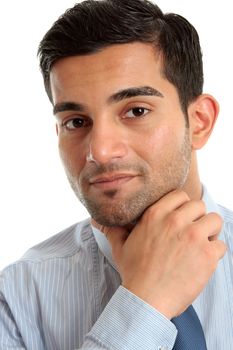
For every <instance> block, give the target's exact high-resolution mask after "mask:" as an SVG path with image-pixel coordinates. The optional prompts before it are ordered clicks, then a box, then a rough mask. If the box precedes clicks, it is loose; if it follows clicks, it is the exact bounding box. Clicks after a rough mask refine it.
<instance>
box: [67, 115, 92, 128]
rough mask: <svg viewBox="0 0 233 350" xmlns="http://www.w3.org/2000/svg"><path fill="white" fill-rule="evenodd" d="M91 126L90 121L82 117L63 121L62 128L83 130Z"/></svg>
mask: <svg viewBox="0 0 233 350" xmlns="http://www.w3.org/2000/svg"><path fill="white" fill-rule="evenodd" d="M90 124H91V122H90V120H89V119H87V118H82V117H75V118H72V119H69V120H67V121H65V122H64V123H63V124H62V126H63V127H65V128H66V129H67V130H76V129H80V128H85V127H87V126H89V125H90Z"/></svg>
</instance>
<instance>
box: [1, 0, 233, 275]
mask: <svg viewBox="0 0 233 350" xmlns="http://www.w3.org/2000/svg"><path fill="white" fill-rule="evenodd" d="M73 4H74V1H70V0H47V1H42V0H41V1H36V0H22V1H17V0H13V1H4V2H1V5H0V86H1V90H0V101H1V103H0V106H1V109H0V111H1V117H0V152H1V154H0V159H1V168H0V175H1V181H0V186H1V187H0V190H1V191H0V193H1V195H0V213H1V214H0V269H2V268H3V267H4V266H5V265H7V264H9V263H10V262H12V261H14V260H16V259H18V258H19V257H20V256H21V255H22V254H23V253H24V251H25V250H26V249H28V248H29V247H30V246H32V245H34V244H36V243H38V242H40V241H42V240H44V239H46V238H48V237H49V236H51V235H52V234H55V233H57V232H58V231H60V230H62V229H63V228H65V227H67V226H69V225H71V224H72V223H74V222H76V221H79V220H81V219H82V218H84V217H86V216H87V215H88V214H87V213H86V211H85V209H84V208H83V207H82V206H81V204H80V203H79V202H78V200H77V199H76V197H75V196H74V194H73V193H72V191H71V189H70V187H69V184H68V182H67V180H66V177H65V175H64V172H63V169H62V166H61V164H60V160H59V157H58V154H57V140H56V134H55V127H54V126H55V121H54V118H53V115H52V108H51V105H50V103H49V101H48V99H47V97H46V95H45V92H44V89H43V83H42V78H41V75H40V72H39V69H38V61H37V58H36V52H37V46H38V43H39V41H40V40H41V38H42V36H43V35H44V33H45V32H46V31H47V30H48V29H49V27H50V26H51V25H52V23H53V22H54V21H55V20H56V19H57V17H58V16H59V15H60V14H62V13H63V12H64V11H65V10H66V9H67V8H68V7H71V6H73ZM157 4H158V5H159V6H160V7H161V8H162V10H164V11H165V12H167V11H170V12H177V13H179V14H182V15H183V16H185V17H186V18H187V19H189V20H190V21H191V22H192V23H193V24H194V26H195V27H196V28H197V29H198V32H199V34H200V38H201V45H202V48H203V52H204V69H205V89H204V90H205V92H209V93H211V94H212V95H214V96H215V97H216V98H217V100H218V101H219V102H220V105H221V112H220V116H219V120H218V122H217V125H216V129H215V131H214V133H213V135H212V137H211V140H210V141H209V143H208V145H207V146H206V147H205V149H204V150H202V151H200V152H199V161H200V172H201V178H202V181H203V182H204V183H205V184H206V185H208V189H209V192H211V194H212V196H213V197H214V198H215V199H216V200H217V201H218V202H220V203H221V204H224V205H225V206H227V207H231V208H233V196H232V178H233V167H232V165H231V164H232V150H233V140H232V128H233V113H232V100H233V86H232V84H233V71H232V66H233V38H232V34H233V29H232V24H231V23H232V11H231V1H230V0H222V1H221V2H219V1H217V0H206V1H197V0H196V1H186V0H158V1H157Z"/></svg>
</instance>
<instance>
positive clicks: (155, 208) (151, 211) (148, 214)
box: [143, 205, 162, 220]
mask: <svg viewBox="0 0 233 350" xmlns="http://www.w3.org/2000/svg"><path fill="white" fill-rule="evenodd" d="M161 214H162V209H161V207H160V206H159V205H152V206H151V207H149V208H148V209H147V210H146V211H145V213H144V215H143V218H144V219H145V220H153V219H156V218H159V217H160V216H161Z"/></svg>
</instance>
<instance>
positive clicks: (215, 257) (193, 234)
mask: <svg viewBox="0 0 233 350" xmlns="http://www.w3.org/2000/svg"><path fill="white" fill-rule="evenodd" d="M93 224H94V225H95V226H97V227H98V228H99V229H100V230H101V231H102V232H103V233H104V234H105V235H106V236H107V239H108V240H109V242H110V244H111V246H112V253H113V259H114V260H115V262H116V264H117V266H118V269H119V272H120V275H121V278H122V285H123V286H124V287H125V288H127V289H128V290H129V291H131V292H132V293H134V294H135V295H137V296H138V297H140V298H141V299H143V300H144V301H146V302H147V303H148V304H150V305H151V306H153V307H155V308H156V309H157V310H158V311H160V312H161V313H162V314H164V315H165V316H166V317H167V318H169V319H171V318H173V317H175V316H178V315H179V314H181V313H182V312H183V311H184V310H185V309H186V308H187V307H188V306H189V305H190V304H191V303H192V302H193V300H194V299H195V298H196V297H197V296H198V294H199V293H200V292H201V291H202V289H203V288H204V286H205V285H206V283H207V282H208V280H209V278H210V277H211V275H212V273H213V272H214V270H215V269H216V267H217V263H218V261H219V259H220V258H221V257H223V255H224V254H225V252H226V246H225V244H224V243H223V242H222V241H220V240H218V239H217V235H218V233H219V232H220V230H221V227H222V219H221V217H220V216H219V215H218V214H216V213H209V214H206V211H205V205H204V203H203V202H202V201H193V200H190V199H189V197H188V195H187V194H186V193H185V192H183V191H180V190H176V191H173V192H170V193H169V194H167V195H166V196H164V197H163V198H162V199H160V200H159V201H158V202H157V203H155V204H154V205H152V206H151V207H149V208H148V209H147V210H146V211H145V213H144V214H143V216H142V217H141V219H140V220H139V222H138V223H137V225H136V226H135V227H134V228H133V230H132V231H131V232H130V233H129V232H128V231H127V230H126V229H125V228H120V227H115V228H111V227H103V226H100V225H98V224H97V223H95V222H94V221H93Z"/></svg>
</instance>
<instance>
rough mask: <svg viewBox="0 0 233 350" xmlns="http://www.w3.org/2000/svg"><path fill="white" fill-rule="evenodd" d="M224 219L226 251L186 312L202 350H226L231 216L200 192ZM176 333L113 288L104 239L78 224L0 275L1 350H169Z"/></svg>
mask: <svg viewBox="0 0 233 350" xmlns="http://www.w3.org/2000/svg"><path fill="white" fill-rule="evenodd" d="M203 200H204V201H205V203H206V206H207V210H208V212H218V213H219V214H220V215H221V216H222V217H223V219H224V226H223V229H222V231H221V234H220V239H222V240H224V241H225V242H226V244H227V246H228V251H227V253H226V254H225V256H224V258H223V259H222V260H221V261H220V262H219V264H218V267H217V269H216V271H215V273H214V274H213V275H212V277H211V279H210V280H209V282H208V284H207V286H206V287H205V289H204V290H203V291H202V293H201V294H200V295H199V296H198V298H197V299H196V300H195V301H194V303H193V306H194V308H195V310H196V312H197V314H198V316H199V319H200V321H201V324H202V327H203V330H204V333H205V337H206V342H207V348H208V350H232V349H233V261H232V252H233V238H232V235H233V213H232V212H230V211H229V210H227V209H225V208H223V207H221V206H218V205H217V204H215V203H214V202H213V200H212V199H211V198H210V196H209V195H208V193H207V191H206V190H205V189H204V193H203ZM176 335H177V330H176V328H175V326H174V324H173V323H171V322H170V321H169V320H168V319H167V318H166V317H164V316H163V315H162V314H160V313H159V312H158V311H157V310H156V309H154V308H153V307H151V306H150V305H148V304H147V303H145V302H144V301H143V300H141V299H140V298H138V297H137V296H136V295H134V294H132V293H131V292H129V291H128V290H127V289H125V288H124V287H122V286H121V280H120V276H119V273H118V272H117V268H116V266H115V265H114V262H113V260H112V256H111V249H110V246H109V244H108V241H107V240H106V238H105V236H104V235H103V234H102V233H101V232H100V231H98V230H96V229H94V228H92V227H91V225H90V220H85V221H84V222H81V223H79V224H75V225H73V226H71V227H70V228H68V229H66V230H64V231H63V232H61V233H59V234H58V235H56V236H53V237H52V238H49V239H48V240H46V241H45V242H43V243H41V244H39V245H37V246H35V247H34V248H32V249H30V250H29V251H28V252H27V253H26V254H25V255H24V256H23V257H22V258H21V259H20V260H19V261H17V262H16V263H14V264H12V265H10V266H8V267H7V268H5V270H4V271H3V272H2V273H1V276H0V349H1V350H10V349H14V350H23V349H28V350H75V349H82V350H91V349H93V350H97V349H99V350H104V349H105V350H126V349H127V350H139V349H143V350H152V349H153V350H159V349H167V350H170V349H172V347H173V344H174V342H175V339H176Z"/></svg>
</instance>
